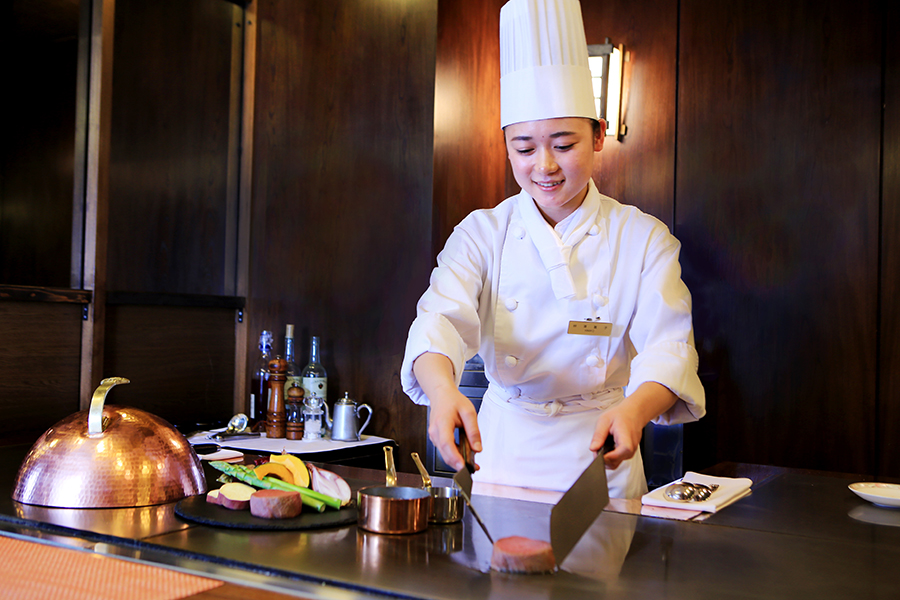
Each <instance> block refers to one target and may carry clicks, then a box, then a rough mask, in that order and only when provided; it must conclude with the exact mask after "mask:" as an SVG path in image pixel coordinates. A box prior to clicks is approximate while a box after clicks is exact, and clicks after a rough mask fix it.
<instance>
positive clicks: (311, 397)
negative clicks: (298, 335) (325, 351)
mask: <svg viewBox="0 0 900 600" xmlns="http://www.w3.org/2000/svg"><path fill="white" fill-rule="evenodd" d="M301 377H302V385H303V398H304V402H307V403H310V402H312V403H316V400H315V399H318V403H320V404H324V403H325V400H326V399H327V398H328V374H327V373H326V372H325V367H323V366H322V364H321V363H320V362H319V336H316V335H314V336H312V340H311V341H310V344H309V363H308V364H307V365H306V366H305V367H303V373H302V375H301Z"/></svg>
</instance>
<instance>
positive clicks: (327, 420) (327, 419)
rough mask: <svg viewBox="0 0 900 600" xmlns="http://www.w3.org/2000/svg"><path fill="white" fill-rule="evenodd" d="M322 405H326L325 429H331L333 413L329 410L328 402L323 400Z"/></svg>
mask: <svg viewBox="0 0 900 600" xmlns="http://www.w3.org/2000/svg"><path fill="white" fill-rule="evenodd" d="M322 405H323V406H324V407H325V429H327V430H328V431H331V428H332V422H331V413H330V412H328V403H327V402H323V403H322Z"/></svg>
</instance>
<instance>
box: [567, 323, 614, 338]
mask: <svg viewBox="0 0 900 600" xmlns="http://www.w3.org/2000/svg"><path fill="white" fill-rule="evenodd" d="M569 333H573V334H575V335H610V334H611V333H612V323H603V322H601V321H569Z"/></svg>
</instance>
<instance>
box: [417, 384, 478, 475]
mask: <svg viewBox="0 0 900 600" xmlns="http://www.w3.org/2000/svg"><path fill="white" fill-rule="evenodd" d="M429 400H430V401H431V422H430V423H429V425H428V437H429V438H430V439H431V442H432V443H433V444H434V447H435V448H436V449H437V451H438V452H440V453H441V457H442V458H443V459H444V462H446V463H447V464H448V465H450V466H451V467H452V468H453V469H454V470H456V471H459V470H460V469H462V468H463V466H465V464H466V463H465V457H464V456H463V455H462V454H461V453H460V446H457V444H456V437H455V434H456V429H457V428H459V429H460V430H461V431H460V436H459V437H460V441H461V444H468V446H469V448H471V450H472V451H474V452H481V432H480V431H479V430H478V413H476V412H475V405H473V404H472V401H471V400H469V399H468V398H466V397H465V396H464V395H463V394H462V393H461V392H460V391H459V390H457V389H454V390H453V391H452V392H450V393H447V394H443V395H441V396H440V398H439V399H438V401H437V402H435V399H434V398H431V397H429ZM468 454H469V456H470V459H469V460H470V461H471V462H472V465H473V466H474V467H475V469H476V470H478V465H477V464H475V462H474V458H473V457H471V453H468Z"/></svg>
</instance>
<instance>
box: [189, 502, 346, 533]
mask: <svg viewBox="0 0 900 600" xmlns="http://www.w3.org/2000/svg"><path fill="white" fill-rule="evenodd" d="M175 514H176V515H178V516H179V517H181V518H182V519H187V520H188V521H193V522H194V523H201V524H203V525H212V526H213V527H228V528H232V529H259V530H270V531H275V530H279V531H287V530H297V529H324V528H326V527H341V526H344V525H349V524H351V523H356V505H355V504H350V505H349V506H345V507H344V508H342V509H340V510H333V509H330V508H326V509H325V511H324V512H316V511H315V510H313V509H312V508H309V507H308V506H304V507H303V512H302V513H301V514H300V516H299V517H295V518H293V519H260V518H259V517H254V516H253V515H251V514H250V511H249V510H231V509H228V508H225V507H224V506H218V505H216V504H211V503H209V502H207V501H206V494H202V495H200V496H191V497H189V498H185V499H184V500H179V501H178V503H177V504H176V505H175Z"/></svg>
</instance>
